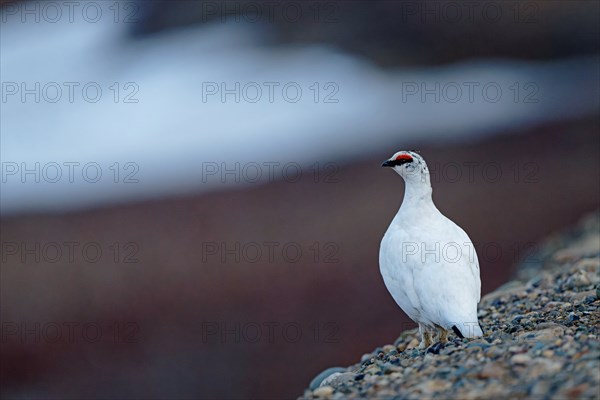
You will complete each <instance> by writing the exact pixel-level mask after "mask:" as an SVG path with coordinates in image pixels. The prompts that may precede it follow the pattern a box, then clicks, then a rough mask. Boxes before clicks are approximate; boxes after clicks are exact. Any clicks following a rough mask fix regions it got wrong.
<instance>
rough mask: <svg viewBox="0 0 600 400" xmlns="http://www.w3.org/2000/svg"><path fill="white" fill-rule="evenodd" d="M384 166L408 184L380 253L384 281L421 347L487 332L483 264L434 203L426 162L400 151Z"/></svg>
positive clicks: (466, 239)
mask: <svg viewBox="0 0 600 400" xmlns="http://www.w3.org/2000/svg"><path fill="white" fill-rule="evenodd" d="M382 166H385V167H391V168H393V169H394V170H395V171H396V172H397V173H398V174H400V176H402V177H403V178H404V181H405V182H406V186H405V193H404V200H403V201H402V206H401V207H400V210H399V211H398V213H397V214H396V216H395V217H394V219H393V220H392V223H391V224H390V226H389V228H388V230H387V231H386V233H385V235H384V237H383V240H382V241H381V248H380V251H379V266H380V271H381V275H382V276H383V281H384V282H385V285H386V287H387V289H388V290H389V292H390V293H391V295H392V297H393V298H394V300H395V301H396V303H398V305H399V306H400V307H401V308H402V310H404V312H405V313H406V314H408V316H409V317H410V318H411V319H412V320H413V321H415V322H417V323H418V324H419V331H420V333H421V345H420V348H425V347H428V346H430V345H431V344H432V340H433V337H434V335H435V334H436V333H438V334H439V336H438V338H437V340H438V341H440V342H446V341H447V333H448V332H447V330H452V331H454V332H455V333H456V334H457V335H458V336H464V337H467V338H473V337H477V336H482V335H483V332H482V331H481V328H480V326H479V322H478V320H477V304H478V303H479V300H480V298H481V280H480V277H479V262H478V260H477V254H476V252H475V249H474V247H473V243H472V242H471V239H469V236H467V234H466V233H465V231H463V230H462V229H461V228H460V227H459V226H458V225H456V224H455V223H454V222H452V221H451V220H449V219H448V218H446V217H445V216H444V215H443V214H442V213H441V212H440V211H439V210H438V209H437V208H436V207H435V205H434V204H433V200H432V198H431V193H432V190H431V182H430V178H429V170H428V168H427V165H426V163H425V160H423V158H422V157H421V156H420V155H418V154H417V153H414V152H411V151H400V152H398V153H396V154H394V155H393V157H392V158H390V159H389V160H387V161H385V162H384V163H383V165H382Z"/></svg>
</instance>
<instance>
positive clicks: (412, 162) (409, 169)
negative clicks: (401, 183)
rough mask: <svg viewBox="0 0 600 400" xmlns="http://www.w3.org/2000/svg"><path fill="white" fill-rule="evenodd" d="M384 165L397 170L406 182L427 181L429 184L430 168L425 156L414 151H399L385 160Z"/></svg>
mask: <svg viewBox="0 0 600 400" xmlns="http://www.w3.org/2000/svg"><path fill="white" fill-rule="evenodd" d="M381 166H382V167H390V168H392V169H393V170H394V171H396V172H397V173H398V174H399V175H400V176H401V177H402V178H404V180H405V181H406V183H413V182H414V183H418V182H422V183H426V184H428V185H429V169H428V168H427V164H426V163H425V160H424V159H423V157H421V156H420V155H419V154H417V153H415V152H414V151H399V152H397V153H396V154H394V155H393V156H392V157H391V158H390V159H388V160H385V161H384V162H383V164H381Z"/></svg>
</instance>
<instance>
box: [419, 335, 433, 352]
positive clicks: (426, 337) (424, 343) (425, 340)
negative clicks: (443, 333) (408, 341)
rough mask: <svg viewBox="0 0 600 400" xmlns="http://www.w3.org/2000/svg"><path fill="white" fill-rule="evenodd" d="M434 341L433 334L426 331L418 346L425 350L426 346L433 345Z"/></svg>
mask: <svg viewBox="0 0 600 400" xmlns="http://www.w3.org/2000/svg"><path fill="white" fill-rule="evenodd" d="M432 343H433V341H432V340H431V334H430V333H429V332H427V331H424V332H423V335H422V338H421V344H419V347H417V348H418V349H419V350H425V349H426V348H428V347H429V346H431V344H432Z"/></svg>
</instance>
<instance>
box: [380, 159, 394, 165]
mask: <svg viewBox="0 0 600 400" xmlns="http://www.w3.org/2000/svg"><path fill="white" fill-rule="evenodd" d="M381 166H382V167H393V166H394V163H393V162H392V161H390V160H385V161H384V162H383V164H381Z"/></svg>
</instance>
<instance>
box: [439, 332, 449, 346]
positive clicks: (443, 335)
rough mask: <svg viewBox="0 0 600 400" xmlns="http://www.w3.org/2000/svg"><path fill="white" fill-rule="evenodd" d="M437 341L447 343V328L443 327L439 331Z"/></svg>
mask: <svg viewBox="0 0 600 400" xmlns="http://www.w3.org/2000/svg"><path fill="white" fill-rule="evenodd" d="M439 342H440V343H448V331H447V330H445V329H444V330H441V331H440V335H439Z"/></svg>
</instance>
